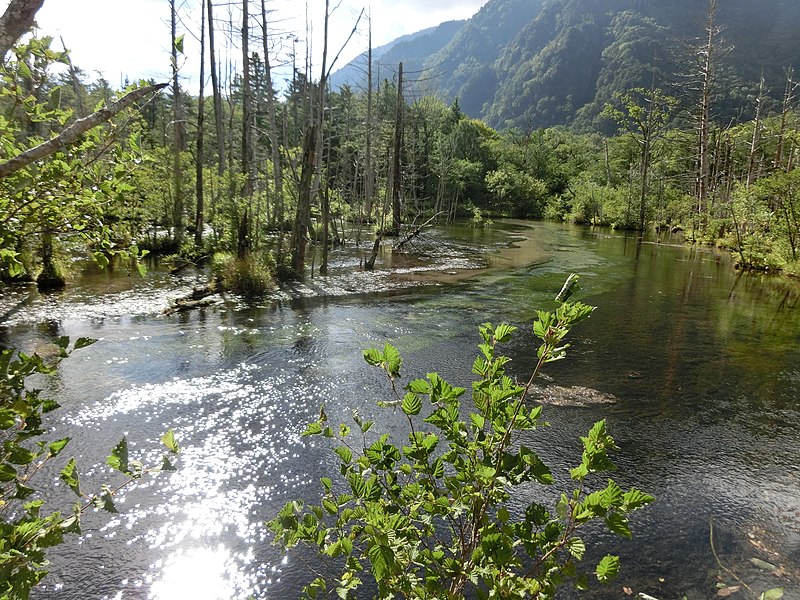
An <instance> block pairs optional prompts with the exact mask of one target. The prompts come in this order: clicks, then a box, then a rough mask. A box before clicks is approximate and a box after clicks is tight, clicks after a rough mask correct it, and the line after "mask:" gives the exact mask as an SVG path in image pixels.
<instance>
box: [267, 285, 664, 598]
mask: <svg viewBox="0 0 800 600" xmlns="http://www.w3.org/2000/svg"><path fill="white" fill-rule="evenodd" d="M576 279H577V277H576V276H574V275H573V276H570V278H569V279H568V280H567V283H566V284H565V286H564V288H563V289H562V291H561V293H560V294H559V295H558V297H557V301H558V302H559V306H558V307H557V308H556V310H555V311H554V312H548V311H538V312H537V319H536V321H535V323H534V326H533V328H534V333H535V335H536V336H537V337H538V338H539V339H540V340H541V341H542V344H541V346H540V347H539V349H538V352H537V357H538V362H537V364H536V367H535V368H534V370H533V373H532V374H531V376H530V378H529V379H528V381H527V382H526V383H524V384H520V383H519V382H516V381H514V380H512V379H511V378H510V377H508V376H507V375H506V373H505V366H506V365H507V364H508V362H509V361H510V359H509V358H508V357H505V356H502V355H501V354H499V353H498V346H499V345H500V344H502V343H505V342H507V341H508V340H509V338H510V337H511V335H512V333H513V332H514V330H515V327H512V326H510V325H499V326H497V327H494V326H492V325H491V324H490V323H484V324H483V325H481V326H480V335H481V339H482V341H481V343H480V344H479V346H478V348H479V350H480V354H479V355H478V357H477V358H476V360H475V362H474V364H473V367H472V370H473V373H474V374H475V375H477V379H476V381H474V382H473V383H472V406H471V412H470V413H469V416H468V418H466V419H464V418H463V416H462V415H463V413H462V408H463V407H462V401H461V398H462V396H463V395H464V394H465V391H466V390H464V389H463V388H458V387H454V386H452V385H451V384H449V383H448V382H446V381H444V380H443V379H442V378H441V377H440V376H439V375H438V374H436V373H430V374H428V375H427V377H426V378H425V379H415V380H413V381H410V382H409V383H407V384H406V385H405V386H404V388H403V389H404V392H402V391H400V389H399V387H398V381H399V377H400V368H401V366H402V359H401V357H400V354H399V352H398V351H397V349H396V348H394V347H393V346H392V345H390V344H386V345H385V346H384V348H383V349H382V350H377V349H370V350H367V351H365V352H364V358H365V360H366V361H367V362H368V363H369V364H370V365H374V366H376V367H379V368H381V369H382V370H383V371H385V373H386V375H387V377H388V379H389V382H390V385H391V388H392V391H393V393H394V395H395V400H394V401H392V402H389V403H384V406H390V407H399V408H400V409H401V410H402V411H403V413H404V414H405V415H406V418H407V422H408V440H407V442H406V443H405V444H398V443H395V442H393V441H392V440H390V438H389V436H388V435H386V434H383V435H377V436H376V435H372V434H371V433H370V432H371V431H372V428H373V422H371V421H364V420H363V419H362V418H361V417H360V416H359V415H358V414H354V415H353V422H354V425H355V427H354V429H352V430H351V427H349V426H347V425H339V427H338V428H336V429H334V428H332V427H330V426H329V425H328V423H327V417H326V415H325V412H324V410H322V411H321V412H320V418H319V420H317V421H315V422H313V423H311V424H310V425H309V426H308V428H307V429H306V430H305V433H304V435H321V436H324V437H327V438H331V439H338V440H340V444H339V445H338V446H336V448H335V450H334V451H335V453H336V455H337V456H338V460H339V470H340V473H341V475H342V477H343V479H344V482H343V483H342V485H343V486H345V489H347V491H346V493H337V491H336V490H337V489H338V488H339V487H340V486H339V485H334V482H333V481H332V480H331V479H329V478H327V477H323V478H322V479H321V483H322V488H323V495H322V501H321V503H320V504H319V505H306V504H304V503H303V502H300V501H292V502H289V503H287V504H286V505H285V506H284V508H283V509H282V510H281V511H280V513H279V514H278V515H277V517H275V518H274V519H272V520H271V521H270V522H269V523H268V526H269V528H270V529H271V530H272V532H273V533H274V535H275V543H277V544H280V545H282V546H284V547H285V548H292V547H294V546H296V545H297V544H300V543H303V544H306V545H308V546H310V547H312V548H313V549H314V550H316V551H317V552H318V553H319V555H320V556H321V557H329V558H332V559H338V560H337V561H334V563H333V564H334V565H336V566H335V567H334V566H331V568H330V569H329V570H327V572H331V571H333V570H340V572H339V574H338V575H337V576H336V577H335V580H334V581H333V582H332V583H331V582H328V581H326V580H325V579H324V578H322V577H318V578H317V579H315V580H314V581H312V582H311V583H310V584H309V585H308V586H307V587H306V588H305V592H306V594H307V595H308V596H309V597H311V598H314V597H317V596H318V595H319V594H320V593H324V592H326V591H327V590H328V588H329V585H333V586H335V588H336V592H337V593H338V595H339V597H341V598H348V597H352V596H353V595H354V593H355V591H356V590H357V589H358V588H359V587H360V586H361V585H362V583H363V580H364V579H366V578H369V579H371V580H373V582H374V585H375V586H376V589H377V596H376V597H378V598H381V599H384V598H395V597H400V598H437V599H448V600H455V599H457V598H463V597H465V596H468V597H473V596H474V597H478V598H487V597H490V596H491V597H502V598H528V597H533V598H550V597H552V595H553V593H554V592H555V590H556V588H557V587H558V586H560V585H562V584H563V583H564V582H565V581H566V580H567V579H570V578H574V582H575V584H576V585H577V586H578V587H580V588H583V587H585V586H586V585H587V576H586V575H585V574H583V575H579V574H578V568H577V565H578V563H579V562H580V561H581V560H582V558H583V556H584V554H585V551H586V545H585V543H584V541H583V540H582V539H581V538H580V537H578V535H577V534H578V531H579V530H580V529H581V528H582V527H583V526H584V525H585V524H586V523H588V522H590V521H594V520H598V519H599V520H602V521H603V522H604V523H605V525H606V526H607V527H608V529H610V530H611V531H612V532H614V533H617V534H619V535H622V536H625V537H630V535H631V532H630V528H629V526H628V520H627V515H628V514H629V513H630V512H631V511H633V510H636V509H637V508H640V507H642V506H644V505H646V504H648V503H650V502H651V501H652V500H653V498H652V497H651V496H648V495H647V494H644V493H642V492H641V491H639V490H637V489H635V488H633V489H630V490H628V491H627V492H626V491H623V490H622V489H621V488H620V487H619V486H618V485H617V484H616V483H614V481H612V480H610V479H609V480H608V481H607V484H606V485H605V487H601V488H599V489H596V490H594V491H590V481H591V480H592V479H593V476H594V475H595V474H598V473H605V472H607V471H611V470H613V469H614V464H613V462H612V461H611V460H610V458H609V452H611V451H613V450H615V449H616V446H615V444H614V440H613V439H612V438H611V436H610V435H609V434H608V432H607V431H606V425H605V422H604V421H599V422H597V423H595V424H594V426H593V427H592V428H591V429H590V430H589V432H588V434H587V435H586V437H583V438H581V439H582V441H583V454H582V456H581V459H580V462H579V463H578V464H577V465H576V466H575V468H573V469H572V470H571V471H570V477H571V478H572V480H573V482H574V485H575V489H574V490H573V491H572V492H571V493H569V494H567V493H564V494H562V495H561V497H560V499H559V500H558V502H557V503H556V504H555V506H553V507H550V508H548V507H547V506H545V505H543V504H541V503H539V502H537V501H535V500H534V501H532V502H530V504H528V505H527V507H526V508H525V510H524V511H523V512H522V514H512V512H511V510H510V508H509V500H511V498H512V496H513V494H514V492H515V490H518V489H519V486H522V485H523V484H530V483H538V484H541V485H551V484H553V483H554V480H555V478H554V476H553V474H552V473H551V471H550V469H549V468H548V467H547V465H545V464H544V463H543V462H542V460H541V459H540V458H539V457H538V456H537V454H536V453H535V452H534V451H533V450H532V449H531V448H529V447H528V446H526V445H525V443H524V441H526V440H527V437H528V436H527V435H526V436H525V437H523V436H522V434H526V433H528V432H531V431H533V430H535V429H536V428H537V427H539V426H540V425H542V421H541V413H542V407H541V406H532V405H531V403H530V400H531V394H532V386H533V383H534V381H535V379H536V377H537V375H538V374H539V371H540V369H541V367H542V366H543V365H544V364H545V363H549V362H553V361H556V360H560V359H562V358H564V356H565V353H566V349H567V348H568V346H569V345H568V344H565V343H564V338H565V336H566V335H567V333H568V332H569V330H570V328H571V327H572V326H573V325H575V324H577V323H579V322H580V321H582V320H584V319H586V318H588V317H589V315H590V314H591V313H592V310H593V308H594V307H591V306H587V305H586V304H583V303H581V302H567V299H568V298H569V296H570V294H571V293H572V290H573V289H574V284H575V281H576ZM423 410H425V412H426V414H427V416H426V417H425V418H424V419H421V420H420V416H419V415H420V414H421V413H422V412H423ZM352 431H355V432H356V435H355V436H352V435H351V433H352ZM528 435H529V434H528ZM618 569H619V560H618V558H617V557H615V556H611V555H607V556H605V557H604V558H603V559H602V560H601V561H600V562H599V564H598V565H597V566H596V569H595V574H596V576H597V578H598V579H599V580H600V581H602V582H606V581H609V580H611V579H612V578H613V577H614V575H616V573H617V571H618ZM318 572H326V570H325V569H318Z"/></svg>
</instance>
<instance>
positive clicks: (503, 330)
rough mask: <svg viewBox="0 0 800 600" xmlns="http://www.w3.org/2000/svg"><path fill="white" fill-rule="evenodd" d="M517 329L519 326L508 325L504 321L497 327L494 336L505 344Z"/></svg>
mask: <svg viewBox="0 0 800 600" xmlns="http://www.w3.org/2000/svg"><path fill="white" fill-rule="evenodd" d="M516 330H517V328H516V327H514V326H513V325H506V324H505V323H502V324H501V325H499V326H498V327H497V329H495V331H494V337H495V339H496V340H497V341H498V342H499V343H501V344H503V343H505V342H507V341H508V340H509V338H510V337H511V334H512V333H514V332H515V331H516Z"/></svg>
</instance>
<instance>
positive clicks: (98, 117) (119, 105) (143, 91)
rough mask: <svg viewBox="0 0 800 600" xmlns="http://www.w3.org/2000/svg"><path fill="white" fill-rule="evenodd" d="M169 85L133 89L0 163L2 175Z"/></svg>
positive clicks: (69, 141) (62, 146)
mask: <svg viewBox="0 0 800 600" xmlns="http://www.w3.org/2000/svg"><path fill="white" fill-rule="evenodd" d="M167 85H168V84H166V83H159V84H157V85H148V86H147V87H143V88H139V89H138V90H133V91H132V92H129V93H128V94H126V95H124V96H123V97H122V98H120V99H119V100H117V101H116V102H112V103H111V104H109V105H108V106H106V107H105V108H101V109H100V110H98V111H97V112H94V113H92V114H91V115H89V116H88V117H85V118H83V119H78V120H77V121H75V122H74V123H73V124H72V125H70V126H69V127H67V128H66V129H65V130H64V131H62V132H61V133H59V134H58V135H57V136H55V137H54V138H51V139H49V140H47V141H46V142H42V143H41V144H39V145H38V146H34V147H33V148H30V149H28V150H25V152H23V153H22V154H19V155H17V156H15V157H14V158H12V159H10V160H7V161H6V162H4V163H2V164H0V177H8V176H9V175H13V174H14V173H16V172H17V171H19V170H20V169H24V168H25V167H27V166H28V165H29V164H31V163H34V162H36V161H37V160H41V159H42V158H45V157H47V156H50V155H51V154H53V153H54V152H57V151H58V150H61V149H62V148H65V147H67V146H69V145H71V144H74V143H75V142H76V141H78V138H80V136H82V135H83V134H84V133H86V132H87V131H89V130H90V129H94V128H95V127H97V126H98V125H101V124H102V123H105V122H106V121H108V120H109V119H111V118H113V117H114V116H115V115H116V114H118V113H120V112H122V111H123V110H125V109H126V108H128V107H129V106H130V105H131V104H133V103H134V102H137V101H138V100H141V99H142V98H144V97H145V96H147V95H148V94H152V93H153V92H158V91H160V90H163V89H164V88H165V87H167Z"/></svg>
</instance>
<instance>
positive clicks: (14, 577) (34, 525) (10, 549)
mask: <svg viewBox="0 0 800 600" xmlns="http://www.w3.org/2000/svg"><path fill="white" fill-rule="evenodd" d="M69 342H70V340H69V338H67V337H60V338H58V339H57V340H55V343H54V345H53V352H50V353H48V354H49V355H51V358H49V359H48V360H45V359H44V358H42V357H41V356H39V355H38V354H34V355H32V356H29V355H27V354H24V353H22V352H18V351H15V350H14V349H12V348H0V439H1V440H2V450H0V598H3V599H8V600H18V599H19V600H22V599H26V598H28V594H29V592H30V590H31V588H32V587H33V586H35V585H36V584H37V583H38V582H39V581H41V579H42V578H43V577H44V576H45V575H46V574H47V571H46V566H47V560H46V551H47V549H48V548H52V547H53V546H57V545H59V544H61V543H62V542H63V541H64V535H65V534H67V533H80V518H81V514H82V513H83V512H84V511H86V510H87V509H88V508H90V507H95V508H101V509H103V510H106V511H109V512H116V507H115V506H114V500H113V497H114V495H115V494H116V493H117V492H119V491H120V490H122V489H123V488H125V487H126V486H128V485H130V484H131V483H133V482H134V481H137V480H138V479H140V478H142V477H143V476H144V475H146V474H148V473H155V472H158V471H162V470H171V469H172V468H173V467H172V465H171V463H170V462H169V459H168V458H167V457H166V456H165V457H164V459H163V461H162V465H161V466H159V467H150V468H147V467H145V466H144V465H143V464H142V463H141V462H140V461H138V460H135V459H131V458H130V457H129V455H128V442H127V440H126V439H125V438H123V439H122V440H121V441H120V443H119V444H118V445H117V447H116V448H114V450H113V452H112V453H111V455H110V456H109V457H108V459H107V464H108V465H109V466H111V467H112V468H113V469H114V470H116V471H118V472H119V473H121V474H122V476H123V477H122V481H121V483H118V484H117V485H115V486H114V487H113V488H112V487H109V486H107V485H103V486H101V489H100V491H99V492H96V493H94V494H86V493H84V492H83V491H82V490H81V482H80V475H79V472H78V465H77V461H76V460H75V458H74V457H73V458H70V459H69V460H67V462H66V463H65V464H64V466H63V467H62V468H61V471H60V478H61V480H62V481H63V482H64V483H65V484H66V485H67V486H68V487H69V488H70V489H71V490H72V491H73V492H74V493H75V494H76V495H77V496H78V497H79V501H78V502H76V503H75V504H74V505H73V507H72V512H71V514H69V515H62V514H61V513H59V512H51V513H49V514H46V513H45V510H44V508H45V506H44V505H45V503H44V501H43V500H35V501H28V499H29V498H30V497H31V496H34V495H35V494H36V492H37V489H36V487H34V486H35V481H34V478H35V476H36V475H37V473H39V472H40V471H41V470H42V469H43V468H45V467H46V465H49V464H50V463H52V462H53V461H55V460H56V459H57V458H58V457H60V456H61V455H62V453H63V451H64V449H65V448H66V446H67V444H68V443H69V438H63V439H59V440H55V441H48V440H47V439H43V438H44V436H46V434H47V431H46V429H45V428H44V426H43V423H42V415H43V414H45V413H48V412H50V411H53V410H55V409H56V408H58V404H56V403H55V402H54V401H53V400H50V399H47V398H45V397H43V396H42V390H40V389H36V388H31V387H29V386H28V385H27V383H28V379H29V378H32V377H35V376H42V375H44V376H48V375H52V374H53V373H54V372H55V368H56V365H57V364H58V362H59V361H60V360H61V359H63V358H66V357H68V356H69V355H70V354H71V353H72V352H73V351H74V350H80V349H81V348H85V347H87V346H89V345H91V344H93V343H94V342H95V340H93V339H90V338H78V339H77V340H75V343H74V344H73V345H72V347H71V348H70V346H69ZM162 441H163V442H164V445H165V446H166V447H167V449H168V451H169V453H170V454H177V453H178V451H179V448H178V445H177V442H176V441H175V436H174V433H173V432H172V431H169V432H168V433H167V434H166V435H165V436H164V438H163V439H162ZM48 468H49V467H48Z"/></svg>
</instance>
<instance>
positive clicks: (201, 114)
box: [194, 4, 206, 248]
mask: <svg viewBox="0 0 800 600" xmlns="http://www.w3.org/2000/svg"><path fill="white" fill-rule="evenodd" d="M205 9H206V7H205V4H203V5H201V8H200V91H199V93H198V96H197V152H196V153H197V156H196V157H195V195H196V197H197V198H196V205H195V214H194V245H195V246H196V247H198V248H200V247H202V245H203V227H205V220H204V218H203V211H204V210H205V202H204V197H203V150H204V148H203V146H204V142H205V140H204V137H205V118H206V113H205V103H206V97H205V84H206V72H205V68H206V10H205Z"/></svg>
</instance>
